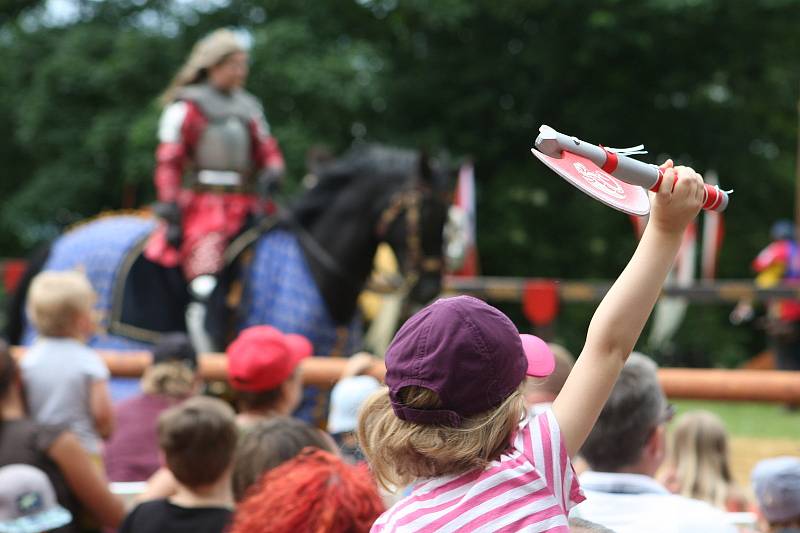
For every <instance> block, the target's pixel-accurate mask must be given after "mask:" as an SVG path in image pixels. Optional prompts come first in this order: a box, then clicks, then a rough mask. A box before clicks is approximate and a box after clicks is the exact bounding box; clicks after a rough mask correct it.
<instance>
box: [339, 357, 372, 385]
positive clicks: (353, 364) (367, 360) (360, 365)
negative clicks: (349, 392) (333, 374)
mask: <svg viewBox="0 0 800 533" xmlns="http://www.w3.org/2000/svg"><path fill="white" fill-rule="evenodd" d="M373 363H375V356H373V355H372V354H371V353H368V352H358V353H356V354H353V355H352V356H350V359H349V360H348V361H347V365H345V367H344V371H342V377H341V379H344V378H349V377H352V376H359V375H361V374H364V373H365V372H367V371H368V370H369V369H370V368H372V365H373Z"/></svg>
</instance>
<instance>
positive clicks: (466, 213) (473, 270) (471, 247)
mask: <svg viewBox="0 0 800 533" xmlns="http://www.w3.org/2000/svg"><path fill="white" fill-rule="evenodd" d="M453 205H454V206H455V208H456V209H455V210H454V211H455V212H457V213H458V215H457V216H456V218H460V219H461V220H460V222H459V223H457V224H456V225H458V226H460V228H459V230H460V231H458V233H459V234H460V235H459V236H458V238H459V239H463V242H461V243H460V244H461V245H462V246H463V247H464V248H463V251H462V252H461V253H463V262H462V263H461V265H460V267H458V268H456V269H455V270H454V271H453V272H452V274H453V275H454V276H462V277H475V276H477V275H478V273H479V270H480V269H479V266H478V244H477V229H476V228H477V216H476V215H477V209H476V203H475V169H474V167H473V165H472V163H469V162H467V163H464V164H463V165H462V166H461V168H460V169H459V171H458V183H457V185H456V192H455V197H454V199H453Z"/></svg>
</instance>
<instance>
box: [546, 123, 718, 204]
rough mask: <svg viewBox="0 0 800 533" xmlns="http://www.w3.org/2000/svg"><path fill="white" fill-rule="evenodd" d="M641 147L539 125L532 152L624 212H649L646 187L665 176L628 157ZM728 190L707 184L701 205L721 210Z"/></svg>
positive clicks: (657, 185)
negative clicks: (594, 140)
mask: <svg viewBox="0 0 800 533" xmlns="http://www.w3.org/2000/svg"><path fill="white" fill-rule="evenodd" d="M643 148H644V147H643V146H637V147H634V148H628V149H615V148H606V147H604V146H596V145H594V144H590V143H587V142H585V141H581V140H580V139H578V138H576V137H569V136H567V135H564V134H563V133H559V132H557V131H556V130H554V129H553V128H551V127H550V126H542V127H540V128H539V136H538V137H536V144H535V148H531V152H533V155H535V156H536V157H537V158H539V160H540V161H542V162H543V163H544V164H545V165H547V166H548V167H550V168H551V169H552V170H553V171H555V172H556V173H557V174H558V175H559V176H561V177H562V178H564V179H565V180H567V181H568V182H570V183H571V184H572V185H574V186H575V187H577V188H579V189H580V190H582V191H583V192H585V193H586V194H588V195H590V196H592V197H593V198H595V199H597V200H600V201H601V202H603V203H604V204H606V205H608V206H610V207H613V208H614V209H618V210H619V211H622V212H624V213H628V214H631V215H639V216H642V215H646V214H648V213H649V212H650V199H649V198H648V197H647V191H648V190H650V191H653V192H658V190H659V188H660V187H661V182H662V180H663V178H664V171H663V170H662V169H661V168H659V167H657V166H656V165H651V164H649V163H643V162H641V161H638V160H636V159H633V158H632V157H630V156H631V155H635V154H644V153H647V152H645V151H643ZM730 192H733V191H723V190H721V189H720V188H719V187H718V186H716V185H714V186H712V185H709V184H706V185H705V198H704V200H703V209H710V210H713V211H723V210H724V209H725V208H726V207H728V194H729V193H730Z"/></svg>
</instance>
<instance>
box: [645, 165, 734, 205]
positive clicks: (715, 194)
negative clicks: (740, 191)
mask: <svg viewBox="0 0 800 533" xmlns="http://www.w3.org/2000/svg"><path fill="white" fill-rule="evenodd" d="M662 181H664V171H663V170H662V169H660V168H659V169H658V180H657V181H656V184H655V185H653V186H652V187H651V188H650V190H651V191H653V192H658V191H659V189H661V182H662ZM677 182H678V176H677V174H676V175H675V181H674V182H673V183H672V188H673V189H674V188H675V183H677ZM704 187H705V191H704V194H703V209H706V210H709V211H724V210H725V208H726V207H728V193H726V192H725V191H723V190H722V189H720V188H719V187H718V186H717V185H709V184H708V183H706V184H704Z"/></svg>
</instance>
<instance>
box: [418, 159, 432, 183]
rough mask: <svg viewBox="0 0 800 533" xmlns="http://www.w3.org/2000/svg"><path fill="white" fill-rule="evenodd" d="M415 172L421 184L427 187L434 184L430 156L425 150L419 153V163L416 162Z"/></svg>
mask: <svg viewBox="0 0 800 533" xmlns="http://www.w3.org/2000/svg"><path fill="white" fill-rule="evenodd" d="M417 174H418V175H419V181H420V183H421V184H424V185H427V186H429V187H433V186H434V183H433V181H434V178H433V167H432V166H431V156H430V154H429V153H428V152H427V150H422V151H421V152H420V153H419V163H417Z"/></svg>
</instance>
